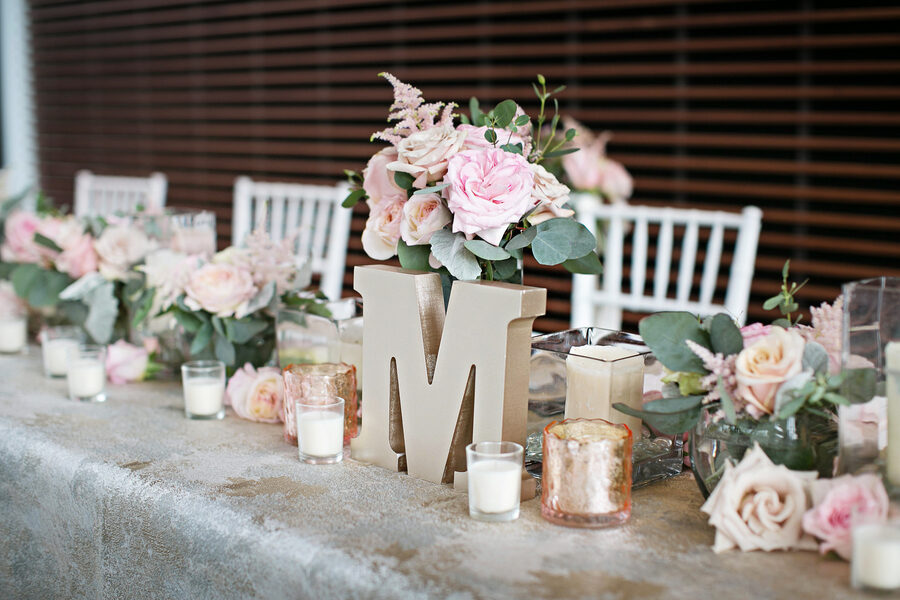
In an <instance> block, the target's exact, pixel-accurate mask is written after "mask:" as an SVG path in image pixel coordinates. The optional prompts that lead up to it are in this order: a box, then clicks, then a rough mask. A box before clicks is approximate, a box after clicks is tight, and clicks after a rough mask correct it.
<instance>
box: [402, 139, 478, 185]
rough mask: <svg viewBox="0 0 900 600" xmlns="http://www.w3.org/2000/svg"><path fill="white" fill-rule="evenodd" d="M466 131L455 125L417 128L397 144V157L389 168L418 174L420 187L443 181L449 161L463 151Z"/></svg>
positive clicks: (415, 183) (417, 179) (416, 176)
mask: <svg viewBox="0 0 900 600" xmlns="http://www.w3.org/2000/svg"><path fill="white" fill-rule="evenodd" d="M465 139H466V134H465V133H463V132H460V131H457V130H455V129H453V128H452V127H431V128H429V129H423V130H421V131H416V132H415V133H412V134H410V135H409V137H406V138H404V139H403V140H402V141H401V142H400V143H399V144H397V160H395V161H393V162H391V163H390V164H389V165H388V168H389V169H390V170H392V171H400V172H403V173H409V174H410V175H412V176H413V177H415V181H414V182H413V185H414V186H415V187H417V188H419V189H422V188H425V187H427V186H428V184H430V183H434V182H436V181H440V180H441V179H442V178H443V177H444V173H446V172H447V161H449V160H450V158H451V157H452V156H453V155H455V154H456V153H457V152H459V151H460V149H461V148H462V145H463V141H464V140H465Z"/></svg>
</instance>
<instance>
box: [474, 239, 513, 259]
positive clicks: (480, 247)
mask: <svg viewBox="0 0 900 600" xmlns="http://www.w3.org/2000/svg"><path fill="white" fill-rule="evenodd" d="M463 245H464V246H465V247H466V249H467V250H468V251H469V252H471V253H472V254H474V255H475V256H477V257H478V258H483V259H484V260H506V259H507V258H510V254H509V252H507V251H506V250H504V249H503V248H500V247H498V246H494V245H493V244H488V243H487V242H485V241H484V240H478V239H474V240H468V241H466V242H465V243H464V244H463Z"/></svg>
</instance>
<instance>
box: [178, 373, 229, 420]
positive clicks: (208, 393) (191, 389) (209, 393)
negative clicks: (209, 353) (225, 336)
mask: <svg viewBox="0 0 900 600" xmlns="http://www.w3.org/2000/svg"><path fill="white" fill-rule="evenodd" d="M181 383H182V387H183V388H184V416H186V417H187V418H188V419H200V420H209V419H222V418H224V417H225V363H223V362H222V361H220V360H195V361H191V362H187V363H184V364H183V365H181Z"/></svg>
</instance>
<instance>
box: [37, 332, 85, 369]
mask: <svg viewBox="0 0 900 600" xmlns="http://www.w3.org/2000/svg"><path fill="white" fill-rule="evenodd" d="M76 350H78V340H74V339H66V338H57V339H52V340H49V339H45V340H44V341H43V343H42V344H41V351H42V354H43V356H44V370H45V371H46V372H47V374H48V375H50V376H51V377H65V376H66V374H67V373H68V370H69V353H70V352H74V351H76Z"/></svg>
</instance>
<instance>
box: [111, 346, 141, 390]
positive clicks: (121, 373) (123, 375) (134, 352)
mask: <svg viewBox="0 0 900 600" xmlns="http://www.w3.org/2000/svg"><path fill="white" fill-rule="evenodd" d="M149 361H150V353H149V352H147V349H146V348H144V347H143V346H134V345H132V344H129V343H128V342H126V341H125V340H119V341H118V342H116V343H115V344H111V345H109V346H107V348H106V376H107V377H108V378H109V382H110V383H114V384H117V385H118V384H123V383H131V382H132V381H141V380H142V379H143V378H144V375H145V374H146V372H147V365H148V364H149Z"/></svg>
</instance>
